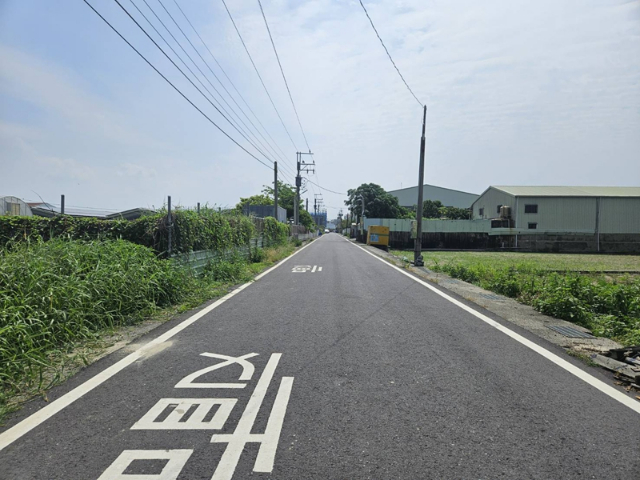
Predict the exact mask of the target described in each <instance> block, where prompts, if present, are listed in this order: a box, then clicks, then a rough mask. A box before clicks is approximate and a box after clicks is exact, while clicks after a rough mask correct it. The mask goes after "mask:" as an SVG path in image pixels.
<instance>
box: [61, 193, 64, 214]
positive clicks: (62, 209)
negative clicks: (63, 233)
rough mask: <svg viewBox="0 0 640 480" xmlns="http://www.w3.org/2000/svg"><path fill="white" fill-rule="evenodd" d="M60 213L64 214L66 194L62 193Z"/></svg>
mask: <svg viewBox="0 0 640 480" xmlns="http://www.w3.org/2000/svg"><path fill="white" fill-rule="evenodd" d="M60 215H64V195H60Z"/></svg>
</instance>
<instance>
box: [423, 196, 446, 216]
mask: <svg viewBox="0 0 640 480" xmlns="http://www.w3.org/2000/svg"><path fill="white" fill-rule="evenodd" d="M443 207H444V205H442V202H441V201H440V200H435V201H434V200H425V201H424V202H422V218H440V209H441V208H443Z"/></svg>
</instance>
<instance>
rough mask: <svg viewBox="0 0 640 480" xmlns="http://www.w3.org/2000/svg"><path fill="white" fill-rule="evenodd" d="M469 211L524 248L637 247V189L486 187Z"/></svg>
mask: <svg viewBox="0 0 640 480" xmlns="http://www.w3.org/2000/svg"><path fill="white" fill-rule="evenodd" d="M501 207H510V208H508V209H501ZM472 211H473V217H472V218H473V219H499V218H501V219H502V221H501V222H496V223H495V224H492V227H494V226H495V227H497V228H498V229H500V230H501V232H500V233H502V234H505V235H515V242H516V243H515V246H516V247H520V248H524V249H529V250H535V251H538V250H543V251H544V250H555V251H598V252H599V251H609V252H622V251H625V252H637V251H640V187H517V186H516V187H514V186H508V187H505V186H491V187H489V188H488V189H487V190H485V191H484V193H482V195H480V197H479V198H478V199H477V200H476V201H475V202H473V205H472ZM505 222H506V223H505ZM492 230H493V228H492ZM495 233H497V232H495Z"/></svg>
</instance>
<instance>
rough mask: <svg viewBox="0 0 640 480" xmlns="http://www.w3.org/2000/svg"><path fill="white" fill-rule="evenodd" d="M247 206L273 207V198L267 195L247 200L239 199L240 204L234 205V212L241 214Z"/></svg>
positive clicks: (253, 196)
mask: <svg viewBox="0 0 640 480" xmlns="http://www.w3.org/2000/svg"><path fill="white" fill-rule="evenodd" d="M249 205H273V198H271V197H269V196H268V195H252V196H251V197H248V198H242V197H240V202H239V203H238V204H237V205H236V211H237V213H238V214H241V213H242V212H243V211H244V209H245V207H248V206H249Z"/></svg>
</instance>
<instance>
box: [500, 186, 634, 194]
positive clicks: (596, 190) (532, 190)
mask: <svg viewBox="0 0 640 480" xmlns="http://www.w3.org/2000/svg"><path fill="white" fill-rule="evenodd" d="M493 188H495V189H497V190H502V191H503V192H505V193H508V194H510V195H515V196H520V197H640V187H533V186H526V187H519V186H516V187H513V186H496V185H494V186H493Z"/></svg>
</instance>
